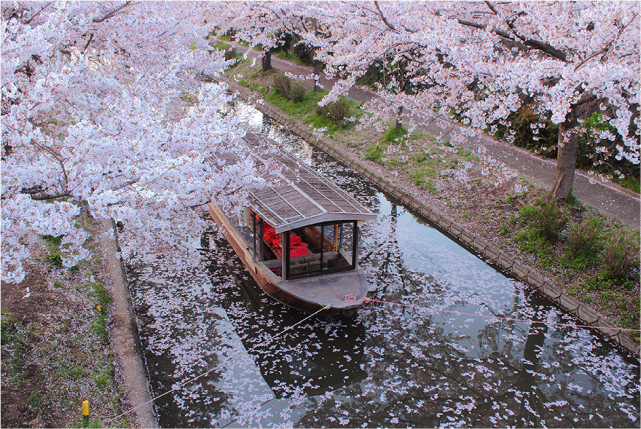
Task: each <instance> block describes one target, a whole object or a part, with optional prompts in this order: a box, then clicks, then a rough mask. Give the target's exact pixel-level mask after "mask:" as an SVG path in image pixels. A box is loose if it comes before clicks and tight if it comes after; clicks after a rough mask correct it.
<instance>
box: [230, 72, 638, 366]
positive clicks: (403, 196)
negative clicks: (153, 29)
mask: <svg viewBox="0 0 641 429" xmlns="http://www.w3.org/2000/svg"><path fill="white" fill-rule="evenodd" d="M222 80H224V81H225V82H226V83H227V84H228V86H229V87H230V88H231V89H232V90H233V91H235V92H237V93H238V94H239V95H240V97H241V98H244V99H246V100H247V101H251V100H257V99H261V100H262V97H261V95H260V94H258V93H256V92H254V91H252V90H250V89H249V88H246V87H243V86H240V85H238V84H237V83H235V82H233V81H231V80H229V79H226V78H222ZM254 104H255V106H256V108H257V109H258V110H259V111H261V112H262V113H264V114H266V115H269V116H271V117H273V118H274V119H276V120H277V121H278V122H280V123H281V124H282V125H284V126H286V127H287V128H288V129H289V130H291V131H293V132H294V133H296V134H298V135H299V136H301V137H302V138H303V139H305V140H306V141H307V142H309V143H310V144H313V145H314V146H316V147H318V148H319V149H321V150H323V151H324V152H326V153H327V154H329V155H331V156H332V157H334V158H336V159H337V160H338V161H340V162H342V163H343V164H345V165H347V166H348V167H350V168H352V169H354V170H355V171H357V172H358V173H360V174H361V175H363V176H364V177H366V178H367V179H369V180H371V181H372V182H374V183H375V184H376V185H377V186H379V187H380V188H381V189H383V190H384V191H385V192H387V193H388V194H389V195H391V196H393V197H394V198H396V199H398V200H399V201H401V202H402V203H404V204H406V205H407V206H408V207H409V208H410V209H411V210H413V211H415V212H416V213H418V214H420V215H421V216H423V217H425V218H427V219H428V220H429V221H430V222H432V223H433V224H434V225H435V226H436V227H437V228H438V229H440V230H441V231H443V232H445V233H447V234H448V235H450V236H452V237H453V238H454V239H455V240H456V241H458V242H459V243H460V244H461V245H462V246H463V247H465V248H467V249H468V250H472V251H473V252H475V253H477V254H479V255H480V256H482V257H483V258H484V259H485V260H486V261H488V262H490V263H492V264H493V265H494V266H496V267H497V268H499V269H500V270H501V271H502V272H504V273H506V274H507V275H510V276H513V277H516V278H517V279H519V280H521V281H522V282H523V283H525V284H527V285H528V286H530V287H531V288H533V289H535V290H536V291H538V292H539V293H541V294H542V295H544V296H546V297H547V298H548V299H549V300H550V301H552V302H554V303H555V304H557V305H558V306H559V307H561V308H562V309H564V310H565V311H566V312H568V313H570V314H572V315H575V316H576V317H578V318H579V319H580V320H582V321H583V322H584V323H585V324H587V325H590V326H595V327H598V328H599V329H598V330H599V331H600V332H601V333H602V334H603V335H604V336H605V337H606V338H609V339H610V340H612V341H614V342H615V343H616V344H617V345H618V346H620V347H622V348H623V349H625V350H626V351H628V352H630V353H633V354H634V355H635V356H636V357H637V358H638V357H639V356H640V355H641V345H640V344H639V343H638V342H637V341H635V340H634V338H632V337H631V336H630V334H628V333H627V332H626V331H624V330H622V329H621V328H618V327H616V326H614V325H612V324H611V323H609V322H607V321H606V320H605V319H603V318H602V317H601V316H599V315H598V313H597V312H596V311H595V310H594V309H593V308H591V307H589V306H587V305H585V304H582V303H579V302H578V301H577V300H576V299H574V298H573V297H571V296H570V295H568V294H566V293H565V292H563V291H562V290H561V289H560V288H559V287H557V286H555V285H552V284H550V283H549V282H548V281H545V280H544V278H543V277H542V276H541V275H539V274H538V273H536V272H535V271H533V270H530V269H529V268H526V267H524V266H522V265H521V264H519V263H518V262H514V260H513V259H512V258H511V257H509V256H508V255H506V254H505V253H503V252H502V251H501V250H499V249H496V248H495V247H493V246H491V245H489V244H488V243H487V241H485V240H484V239H482V238H481V237H479V236H477V235H475V234H472V233H471V232H468V231H466V230H465V228H463V227H462V226H460V225H457V224H456V223H455V222H453V221H452V220H450V219H448V218H447V217H446V216H445V215H443V214H441V213H439V212H438V211H437V210H436V209H434V208H432V207H429V206H427V205H425V204H423V203H422V202H420V201H417V200H415V199H414V198H413V197H412V196H411V195H409V194H408V193H406V192H404V191H403V190H402V189H401V188H400V187H399V186H397V185H395V184H394V183H393V182H392V181H390V180H389V179H387V178H384V177H382V174H383V173H381V172H379V171H374V170H373V169H372V168H370V167H369V166H368V165H366V164H365V163H363V162H362V161H360V160H358V159H355V158H353V157H351V156H349V155H348V154H344V153H341V152H339V151H338V150H337V149H336V148H334V147H333V146H331V145H330V144H328V143H327V142H325V141H323V140H321V139H319V138H318V137H316V136H314V135H313V134H312V133H311V132H310V131H309V129H308V127H307V126H306V125H304V124H302V123H300V122H294V121H292V120H291V119H290V118H289V117H288V116H287V115H285V114H284V113H283V112H282V111H281V110H280V109H278V108H276V107H274V106H272V105H271V104H269V103H268V102H266V101H264V100H262V101H261V102H260V103H254ZM584 316H585V317H586V318H584Z"/></svg>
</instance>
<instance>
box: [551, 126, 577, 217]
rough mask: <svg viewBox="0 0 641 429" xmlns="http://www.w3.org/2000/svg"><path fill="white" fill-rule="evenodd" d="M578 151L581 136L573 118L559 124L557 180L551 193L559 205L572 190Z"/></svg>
mask: <svg viewBox="0 0 641 429" xmlns="http://www.w3.org/2000/svg"><path fill="white" fill-rule="evenodd" d="M572 116H573V115H572ZM578 151H579V137H578V135H577V129H576V121H574V118H571V120H569V121H566V122H563V123H562V124H560V125H559V140H558V150H557V158H556V182H555V183H554V187H553V188H552V195H551V197H552V198H554V199H555V200H556V202H557V204H559V205H561V204H563V203H565V200H567V198H568V196H569V195H570V192H571V191H572V186H573V185H574V170H575V169H576V157H577V154H578Z"/></svg>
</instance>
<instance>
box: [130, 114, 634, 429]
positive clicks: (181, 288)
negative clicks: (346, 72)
mask: <svg viewBox="0 0 641 429" xmlns="http://www.w3.org/2000/svg"><path fill="white" fill-rule="evenodd" d="M252 115H253V116H252ZM264 121H265V124H264V125H263V118H262V115H260V114H257V113H252V114H251V115H250V120H249V124H250V125H252V126H253V127H254V129H253V130H252V131H262V132H264V133H266V134H267V135H269V136H270V137H272V138H274V139H275V140H277V141H278V142H279V143H280V144H282V146H283V148H284V149H285V150H287V151H289V152H291V153H294V154H296V156H298V157H299V158H300V159H302V160H304V161H305V162H306V163H308V164H309V165H312V166H314V167H315V168H317V170H318V171H319V172H320V173H321V174H323V175H325V176H327V177H329V178H330V179H332V181H333V182H334V183H336V184H337V185H338V186H340V187H341V188H343V189H345V190H346V191H347V192H349V193H350V194H352V195H355V196H356V197H357V198H358V199H359V201H361V202H362V203H364V204H366V205H367V206H368V207H370V209H371V210H372V211H374V212H376V213H378V219H377V221H376V222H370V223H366V224H365V225H364V227H363V237H362V242H361V248H360V263H361V265H362V266H364V267H365V268H366V269H367V271H368V279H369V281H370V292H369V295H368V296H369V297H370V298H372V299H377V300H381V301H388V302H391V303H402V304H405V306H398V305H391V304H384V303H367V304H365V305H364V306H363V307H362V308H361V309H359V311H358V313H357V315H356V316H354V317H353V318H351V319H344V320H326V319H324V318H322V317H320V315H319V316H315V317H313V318H310V319H308V320H306V321H304V322H303V323H301V324H300V325H298V326H296V327H295V328H293V329H291V330H288V331H285V330H286V329H287V328H288V327H291V326H292V325H294V324H296V323H297V322H300V321H301V320H303V319H304V318H305V317H307V315H306V314H302V313H299V312H297V311H295V310H292V309H289V308H287V307H285V306H283V305H280V304H278V303H276V302H274V301H272V300H271V299H268V298H267V297H266V296H265V295H264V294H263V293H262V292H261V291H260V289H259V288H258V287H257V285H256V284H255V282H254V281H253V279H252V278H251V276H250V275H249V273H248V272H247V270H246V269H245V267H244V266H243V265H242V263H241V262H240V260H239V259H238V258H237V257H236V256H235V254H234V252H233V250H232V249H231V247H230V246H229V245H228V244H227V243H226V242H225V241H224V240H221V239H219V238H218V237H217V236H216V234H214V233H212V232H205V233H203V236H202V237H200V243H199V245H200V246H201V247H203V249H205V250H203V252H204V254H205V256H206V264H205V265H206V266H205V267H203V268H202V269H193V270H191V271H188V272H184V273H182V275H181V276H175V275H174V276H173V277H172V276H170V275H169V274H167V272H168V270H166V269H165V268H167V267H164V266H163V265H162V264H161V263H158V264H153V265H152V264H146V265H142V264H139V263H134V262H132V263H130V264H129V267H128V269H129V272H128V274H129V278H130V287H131V291H132V298H133V303H134V307H135V309H136V312H137V314H138V316H139V321H140V322H141V326H140V337H141V342H142V344H143V348H144V353H145V359H146V363H147V366H148V370H149V374H150V378H151V380H150V381H151V386H152V390H153V395H154V396H156V395H159V394H161V393H164V392H165V391H167V390H170V389H172V388H176V387H178V386H179V384H180V383H182V382H184V381H186V380H188V379H190V378H192V377H195V376H197V375H199V374H202V373H204V372H206V371H210V370H211V372H210V373H208V374H207V375H206V376H204V377H202V378H199V379H198V380H196V381H195V382H193V383H190V384H187V385H186V386H185V387H182V388H179V389H178V390H176V391H175V392H173V393H172V394H170V395H167V396H165V397H162V398H160V399H158V400H157V401H156V407H157V411H158V414H159V420H160V424H161V425H162V426H163V427H202V426H215V427H239V426H262V427H266V426H314V427H317V426H331V427H337V426H349V427H356V426H360V427H366V426H389V427H396V426H398V427H401V426H402V427H407V426H420V427H425V426H486V427H488V426H490V427H492V426H537V427H541V426H551V427H607V426H614V427H639V417H640V410H639V408H640V407H639V400H640V397H639V387H640V381H639V363H638V361H636V360H634V359H631V358H629V357H627V356H626V355H624V354H622V353H620V352H619V351H617V349H615V348H614V347H612V346H611V345H610V344H609V343H606V342H605V341H603V340H602V339H601V338H599V337H597V336H595V335H593V334H592V333H591V331H589V330H586V329H577V328H572V327H563V326H558V325H554V323H580V322H579V321H578V320H577V319H575V318H573V317H570V316H568V315H566V314H564V313H562V312H561V311H559V310H558V309H557V308H556V307H554V306H553V305H551V304H549V302H548V301H546V300H545V299H543V298H541V297H539V296H538V295H537V294H536V293H534V292H532V291H531V290H530V289H529V288H528V287H526V286H524V285H523V284H521V283H520V282H517V281H515V280H512V279H509V278H506V277H505V276H503V275H502V274H500V273H498V272H497V271H496V270H494V269H493V268H492V267H490V266H488V265H487V264H486V263H485V262H484V261H482V260H481V259H479V258H478V257H476V256H475V255H473V254H471V253H469V252H468V251H466V250H465V249H463V248H462V247H461V246H459V245H458V244H456V243H455V242H453V241H451V240H450V239H449V238H448V237H446V236H445V235H443V234H441V233H440V232H438V231H437V230H436V229H434V228H432V227H431V226H430V225H429V224H427V223H426V222H425V221H423V220H421V219H419V218H417V217H415V216H414V215H413V214H412V213H410V212H408V211H407V210H406V209H405V208H404V207H403V206H402V205H399V204H397V202H395V201H394V200H393V199H390V198H388V197H387V196H385V195H384V194H383V193H381V192H380V191H379V190H378V189H377V188H376V187H375V186H373V185H372V184H371V183H369V182H367V181H366V180H364V179H363V178H362V177H360V176H359V175H358V174H356V173H354V172H353V171H351V170H349V169H347V168H346V167H344V166H342V165H341V164H338V163H336V162H333V161H332V160H331V159H330V158H329V157H328V156H327V155H325V154H323V153H322V152H319V151H318V150H316V149H313V148H312V147H311V146H309V145H307V144H306V143H305V142H303V141H301V140H300V139H299V138H298V137H297V136H294V135H291V134H289V133H288V132H287V131H286V130H283V129H282V128H280V127H278V126H277V125H274V124H271V123H270V122H269V121H268V120H267V119H264ZM460 313H467V314H469V315H465V314H460ZM473 314H482V315H487V316H497V317H503V318H517V319H528V320H538V321H545V322H548V324H545V325H542V324H531V323H526V322H514V321H504V320H500V319H488V318H481V317H477V316H472V315H473ZM283 331H285V332H283ZM274 335H279V336H278V337H277V338H275V339H273V340H272V339H271V337H272V336H274Z"/></svg>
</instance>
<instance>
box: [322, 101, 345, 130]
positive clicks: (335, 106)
mask: <svg viewBox="0 0 641 429" xmlns="http://www.w3.org/2000/svg"><path fill="white" fill-rule="evenodd" d="M316 112H317V113H318V114H319V115H321V116H325V117H326V118H329V119H331V120H332V121H334V122H335V123H337V124H338V123H341V122H343V121H344V120H345V117H346V116H347V114H348V113H349V103H348V102H347V100H345V99H343V98H339V99H338V100H336V101H334V102H332V103H329V104H326V105H325V106H319V107H318V109H316Z"/></svg>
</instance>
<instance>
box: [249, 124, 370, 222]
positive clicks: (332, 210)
mask: <svg viewBox="0 0 641 429" xmlns="http://www.w3.org/2000/svg"><path fill="white" fill-rule="evenodd" d="M244 140H245V142H246V143H247V144H248V145H249V146H257V145H260V144H264V143H265V141H266V140H268V139H267V138H266V137H263V136H259V135H256V134H247V135H246V136H245V138H244ZM272 143H273V144H275V142H272ZM270 156H271V157H272V158H273V159H275V160H277V161H278V162H279V163H280V164H282V165H283V166H284V167H283V169H282V171H281V174H280V179H281V180H280V183H279V184H278V185H273V186H266V187H265V188H262V189H252V190H250V191H249V206H250V207H251V208H252V210H254V211H255V212H256V213H257V214H258V215H259V216H261V217H262V218H263V219H264V221H265V222H267V223H269V224H270V225H271V226H272V227H273V228H274V230H275V232H276V233H281V232H285V231H290V230H292V229H295V228H301V227H304V226H308V225H316V224H319V223H324V222H341V221H345V222H347V221H365V220H370V219H376V214H374V213H372V212H371V211H370V210H369V209H367V208H366V207H365V206H363V205H362V204H360V203H359V202H358V201H356V199H354V198H353V197H351V196H350V195H348V194H347V193H346V192H344V191H343V190H341V189H340V188H338V187H337V186H336V185H334V184H332V183H331V182H330V181H329V180H328V179H326V178H324V177H322V176H320V175H319V174H318V173H316V172H315V171H313V170H312V169H311V168H309V167H308V166H306V165H304V164H302V163H301V162H299V161H297V160H296V159H295V158H293V157H291V156H290V155H287V154H285V153H283V152H278V153H277V154H275V155H270ZM257 158H258V159H259V160H260V161H261V162H263V163H265V160H264V159H262V158H260V157H257Z"/></svg>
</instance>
